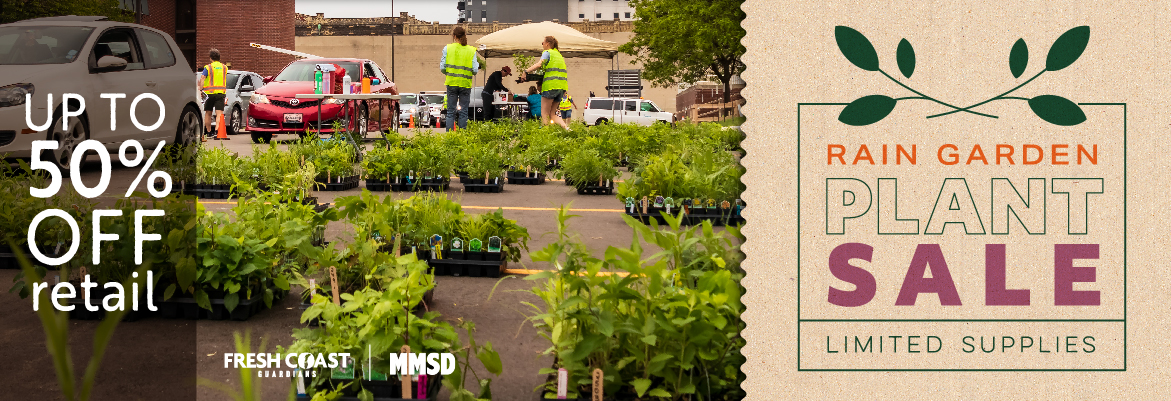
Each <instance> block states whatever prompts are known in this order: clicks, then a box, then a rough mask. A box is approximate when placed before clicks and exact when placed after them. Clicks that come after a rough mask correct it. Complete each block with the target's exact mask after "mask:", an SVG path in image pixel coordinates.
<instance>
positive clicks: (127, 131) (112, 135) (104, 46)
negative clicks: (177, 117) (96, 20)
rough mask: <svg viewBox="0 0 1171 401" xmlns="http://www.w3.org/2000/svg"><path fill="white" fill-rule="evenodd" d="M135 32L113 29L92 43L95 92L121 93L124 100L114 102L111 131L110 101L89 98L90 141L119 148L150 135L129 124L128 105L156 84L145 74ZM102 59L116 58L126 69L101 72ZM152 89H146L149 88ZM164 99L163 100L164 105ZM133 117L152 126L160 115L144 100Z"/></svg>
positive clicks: (156, 108)
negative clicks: (128, 142)
mask: <svg viewBox="0 0 1171 401" xmlns="http://www.w3.org/2000/svg"><path fill="white" fill-rule="evenodd" d="M136 37H137V36H136V35H135V33H134V29H131V28H128V27H126V28H123V27H116V28H110V29H107V30H105V31H104V32H102V34H101V35H100V36H98V39H97V41H95V42H94V46H93V49H91V51H90V55H89V67H90V80H91V81H92V82H93V88H94V91H95V92H97V93H120V94H125V95H126V97H125V98H121V99H117V100H116V102H115V104H116V106H115V112H114V117H115V119H114V121H113V123H114V130H111V129H110V125H111V120H110V100H109V99H102V98H96V97H95V98H90V99H86V100H88V102H87V103H88V105H87V106H89V107H87V108H86V109H87V110H89V113H87V115H88V117H89V121H90V131H91V132H92V133H91V136H90V137H91V138H92V139H96V140H99V141H101V142H103V143H106V144H107V145H108V146H118V145H119V144H121V143H122V142H123V141H126V140H128V139H138V140H145V139H147V138H149V137H150V136H152V135H151V134H152V133H149V132H142V131H141V130H139V129H138V128H136V127H135V126H134V124H133V123H132V122H131V121H130V103H131V102H133V101H134V99H135V98H137V97H138V96H139V95H141V94H143V93H145V92H147V90H148V89H151V92H152V93H153V92H154V90H155V89H154V88H157V86H158V81H157V80H156V79H150V78H149V76H150V74H149V73H148V72H146V71H145V65H144V63H143V60H142V54H141V53H140V52H139V45H138V41H137V39H136ZM104 56H113V57H118V58H121V59H123V60H126V68H124V69H120V70H116V71H103V70H99V69H98V68H97V62H98V60H99V59H101V58H102V57H104ZM151 84H153V86H150V87H148V85H151ZM165 102H166V100H165V99H164V103H165ZM136 114H137V115H138V116H141V117H142V118H140V119H139V123H141V124H143V125H147V126H149V125H153V124H154V122H155V120H156V119H158V116H159V114H160V110H159V106H158V104H157V103H155V102H153V101H150V100H145V99H144V101H141V102H139V104H138V106H137V110H136Z"/></svg>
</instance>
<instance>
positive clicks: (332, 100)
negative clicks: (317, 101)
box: [321, 98, 346, 104]
mask: <svg viewBox="0 0 1171 401" xmlns="http://www.w3.org/2000/svg"><path fill="white" fill-rule="evenodd" d="M345 102H346V101H345V100H342V99H334V98H328V99H325V100H323V101H321V104H342V103H345Z"/></svg>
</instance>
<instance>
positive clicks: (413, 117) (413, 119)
mask: <svg viewBox="0 0 1171 401" xmlns="http://www.w3.org/2000/svg"><path fill="white" fill-rule="evenodd" d="M407 128H410V129H415V116H414V115H412V116H411V125H410V126H408V127H407Z"/></svg>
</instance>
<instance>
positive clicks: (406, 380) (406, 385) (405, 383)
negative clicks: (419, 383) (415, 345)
mask: <svg viewBox="0 0 1171 401" xmlns="http://www.w3.org/2000/svg"><path fill="white" fill-rule="evenodd" d="M399 353H401V354H402V355H407V354H410V353H411V346H409V345H403V347H402V348H401V349H399ZM400 378H401V379H402V389H403V393H402V395H403V399H410V398H411V375H402V376H400Z"/></svg>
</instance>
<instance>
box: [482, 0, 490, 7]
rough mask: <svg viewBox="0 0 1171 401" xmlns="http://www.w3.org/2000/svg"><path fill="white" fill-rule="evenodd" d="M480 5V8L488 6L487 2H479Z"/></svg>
mask: <svg viewBox="0 0 1171 401" xmlns="http://www.w3.org/2000/svg"><path fill="white" fill-rule="evenodd" d="M480 5H481V6H486V5H488V0H484V1H481V2H480Z"/></svg>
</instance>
